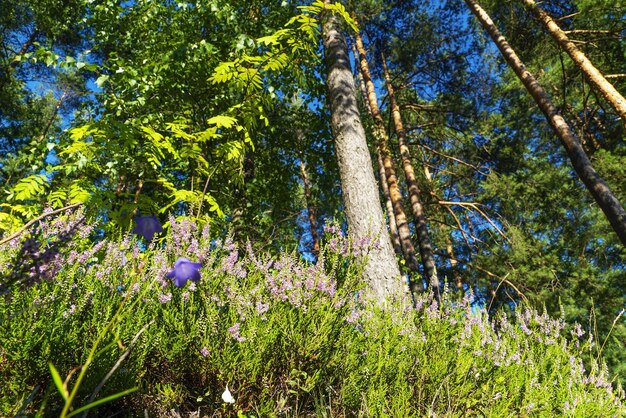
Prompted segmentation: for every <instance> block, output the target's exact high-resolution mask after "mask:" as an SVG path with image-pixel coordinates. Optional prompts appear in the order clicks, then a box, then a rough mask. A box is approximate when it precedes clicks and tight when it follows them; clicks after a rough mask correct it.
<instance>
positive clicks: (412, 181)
mask: <svg viewBox="0 0 626 418" xmlns="http://www.w3.org/2000/svg"><path fill="white" fill-rule="evenodd" d="M381 58H382V61H383V71H384V73H385V82H386V84H387V91H388V92H389V101H390V104H391V113H392V115H393V123H394V127H395V130H396V135H397V136H398V145H399V146H400V156H401V158H402V166H403V168H404V175H405V178H406V182H407V185H408V187H409V198H410V201H411V209H412V210H413V217H414V219H415V230H416V232H417V244H418V247H419V249H420V256H421V258H422V266H423V267H424V274H425V276H426V282H427V283H428V284H429V285H430V286H431V287H432V288H433V290H434V291H435V292H438V291H439V278H438V277H437V266H436V264H435V256H434V254H433V245H432V242H431V240H430V235H429V234H428V226H427V222H426V214H425V213H424V207H423V206H422V202H421V199H420V190H419V186H418V184H417V177H416V176H415V170H413V163H412V162H411V152H410V151H409V146H408V145H407V143H406V134H405V132H404V125H403V123H402V115H401V114H400V107H399V106H398V102H397V101H396V95H395V91H394V89H393V85H392V84H391V77H390V76H389V70H388V68H387V63H386V62H385V55H384V54H382V57H381Z"/></svg>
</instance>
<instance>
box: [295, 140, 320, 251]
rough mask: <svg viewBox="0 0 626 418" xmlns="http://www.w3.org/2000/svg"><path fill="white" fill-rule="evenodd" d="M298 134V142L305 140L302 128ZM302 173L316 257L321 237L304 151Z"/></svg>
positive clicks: (301, 153)
mask: <svg viewBox="0 0 626 418" xmlns="http://www.w3.org/2000/svg"><path fill="white" fill-rule="evenodd" d="M296 136H297V138H298V142H300V143H302V142H303V141H304V134H303V133H302V130H301V129H297V130H296ZM300 174H301V175H302V184H303V186H304V200H305V202H306V210H307V215H308V218H309V226H310V227H311V238H312V240H313V248H312V252H313V255H314V256H315V258H317V257H318V256H319V255H320V237H319V234H318V233H317V216H316V212H315V206H314V205H313V195H312V193H311V181H310V180H309V173H308V171H307V168H306V162H305V161H304V153H303V152H300Z"/></svg>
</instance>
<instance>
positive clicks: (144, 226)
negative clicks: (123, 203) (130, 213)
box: [133, 216, 163, 242]
mask: <svg viewBox="0 0 626 418" xmlns="http://www.w3.org/2000/svg"><path fill="white" fill-rule="evenodd" d="M135 221H136V222H137V226H136V227H135V228H134V229H133V234H137V235H141V236H142V237H143V238H144V239H145V240H146V241H147V242H152V238H154V234H157V233H159V232H163V227H162V226H161V224H160V223H159V220H158V219H157V217H156V216H139V217H137V218H135Z"/></svg>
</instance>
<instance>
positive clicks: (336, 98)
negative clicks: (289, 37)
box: [322, 0, 404, 301]
mask: <svg viewBox="0 0 626 418" xmlns="http://www.w3.org/2000/svg"><path fill="white" fill-rule="evenodd" d="M324 2H325V3H326V4H330V0H325V1H324ZM322 36H323V43H324V54H325V60H326V67H327V84H328V99H329V102H330V111H331V127H332V131H333V136H334V139H335V151H336V153H337V159H338V164H339V175H340V178H341V186H342V192H343V200H344V204H345V211H346V217H347V220H348V226H349V227H350V231H349V233H350V236H351V238H352V239H353V240H360V239H363V238H366V237H377V239H378V241H379V243H380V245H379V246H378V247H376V248H373V249H372V251H370V253H369V256H368V260H367V264H366V266H365V271H364V272H363V275H364V278H365V280H367V281H368V285H369V286H370V291H371V292H372V296H374V297H376V298H378V300H381V301H382V299H383V298H385V297H387V296H389V295H394V294H398V293H399V291H402V290H404V289H403V288H404V286H403V284H402V281H401V280H400V269H399V268H398V263H397V261H396V257H395V255H394V253H393V248H392V247H391V240H390V239H389V233H388V232H387V228H386V226H385V221H384V218H383V211H382V209H381V205H380V198H379V195H378V186H377V185H376V179H375V178H374V169H373V165H372V160H371V158H370V154H369V149H368V148H367V141H366V139H365V131H364V129H363V125H362V123H361V118H360V115H359V109H358V106H357V99H356V89H355V86H354V79H353V77H352V70H351V69H350V59H349V57H348V45H347V44H346V39H345V37H344V35H343V33H342V32H341V28H340V24H339V21H338V19H337V18H336V17H335V16H334V15H332V14H331V13H325V14H324V16H323V25H322Z"/></svg>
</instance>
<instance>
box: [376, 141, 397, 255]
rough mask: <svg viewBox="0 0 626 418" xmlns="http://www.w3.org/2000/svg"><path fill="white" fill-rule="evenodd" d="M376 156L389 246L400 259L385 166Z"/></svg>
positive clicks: (379, 156) (377, 153)
mask: <svg viewBox="0 0 626 418" xmlns="http://www.w3.org/2000/svg"><path fill="white" fill-rule="evenodd" d="M376 156H377V157H378V175H379V176H380V187H381V188H382V189H383V196H385V208H386V209H387V219H388V222H389V230H390V233H391V244H392V245H393V250H394V252H395V253H396V254H397V255H399V256H400V257H402V244H400V235H399V234H398V224H396V215H394V213H393V203H391V196H389V184H388V183H387V175H386V174H385V166H384V165H383V159H382V157H381V155H380V151H378V152H376Z"/></svg>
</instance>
